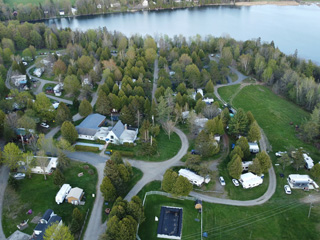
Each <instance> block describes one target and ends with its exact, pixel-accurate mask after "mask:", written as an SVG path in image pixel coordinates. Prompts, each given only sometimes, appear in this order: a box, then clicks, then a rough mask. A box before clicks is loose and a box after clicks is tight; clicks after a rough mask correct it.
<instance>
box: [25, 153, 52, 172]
mask: <svg viewBox="0 0 320 240" xmlns="http://www.w3.org/2000/svg"><path fill="white" fill-rule="evenodd" d="M34 158H35V160H36V166H35V167H33V168H31V172H32V173H38V174H44V173H46V174H49V173H51V172H52V171H53V170H54V169H56V168H57V165H58V158H56V157H39V156H34ZM40 158H41V159H40Z"/></svg>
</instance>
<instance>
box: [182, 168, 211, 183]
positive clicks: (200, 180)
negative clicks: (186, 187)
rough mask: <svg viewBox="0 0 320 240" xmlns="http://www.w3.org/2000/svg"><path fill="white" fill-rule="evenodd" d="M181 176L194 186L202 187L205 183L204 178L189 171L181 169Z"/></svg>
mask: <svg viewBox="0 0 320 240" xmlns="http://www.w3.org/2000/svg"><path fill="white" fill-rule="evenodd" d="M179 176H183V177H185V178H187V179H188V180H189V182H190V183H192V184H193V185H197V186H201V185H202V184H203V183H204V177H201V176H199V175H197V174H195V173H194V172H191V171H189V170H187V169H180V170H179ZM209 181H210V180H209ZM209 181H208V182H209Z"/></svg>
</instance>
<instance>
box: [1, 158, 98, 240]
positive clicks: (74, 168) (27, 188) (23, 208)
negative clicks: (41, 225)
mask: <svg viewBox="0 0 320 240" xmlns="http://www.w3.org/2000/svg"><path fill="white" fill-rule="evenodd" d="M84 165H89V164H85V163H78V162H74V161H72V162H71V167H70V168H68V169H67V170H65V171H64V175H65V178H66V181H65V182H66V183H68V184H70V185H71V186H72V187H80V188H82V189H83V190H84V192H85V197H86V200H85V201H86V203H85V205H84V206H74V205H71V204H69V203H62V204H60V205H58V204H57V203H56V202H55V196H56V194H57V192H58V191H59V186H56V185H54V184H53V176H52V175H51V176H47V180H46V181H45V180H44V177H43V175H37V174H33V175H32V178H31V179H29V178H25V179H23V180H20V181H19V189H18V191H16V192H15V191H13V190H12V189H11V188H10V187H8V188H7V189H6V193H5V199H4V206H5V207H4V208H3V216H2V224H3V230H4V233H5V235H6V237H9V235H11V234H12V233H13V232H14V231H16V230H17V227H16V225H17V224H19V223H20V222H22V221H23V220H27V219H29V223H28V224H29V227H28V228H27V229H25V230H24V232H26V233H28V234H31V233H32V232H33V229H34V228H35V226H36V224H35V223H31V220H32V219H33V217H35V216H37V215H39V216H42V215H43V213H44V212H45V211H46V210H47V209H49V208H50V209H52V210H53V211H54V212H55V213H56V214H58V215H59V216H61V217H62V220H63V222H64V223H65V224H67V225H68V224H70V223H71V219H72V211H73V209H74V208H75V207H77V208H79V210H80V211H81V212H82V213H83V215H85V213H86V211H87V210H88V209H90V210H91V209H92V206H93V202H94V198H92V196H91V195H92V193H96V183H97V177H98V176H97V173H96V172H97V171H96V169H95V168H94V167H93V166H91V165H89V166H90V169H92V171H93V175H90V174H89V173H88V170H86V169H84V168H83V167H84ZM80 172H83V173H84V176H83V177H80V178H79V177H78V176H77V174H78V173H80ZM29 209H32V211H33V213H32V214H31V215H26V212H27V211H28V210H29ZM89 216H90V213H89ZM87 221H88V220H87Z"/></svg>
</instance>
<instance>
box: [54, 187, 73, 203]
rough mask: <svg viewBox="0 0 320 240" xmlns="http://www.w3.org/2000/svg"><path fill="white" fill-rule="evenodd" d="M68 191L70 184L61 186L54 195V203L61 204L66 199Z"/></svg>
mask: <svg viewBox="0 0 320 240" xmlns="http://www.w3.org/2000/svg"><path fill="white" fill-rule="evenodd" d="M70 190H71V186H70V184H63V185H62V187H61V188H60V190H59V192H58V193H57V195H56V203H57V204H60V203H63V201H64V199H65V198H66V196H67V195H68V193H69V192H70Z"/></svg>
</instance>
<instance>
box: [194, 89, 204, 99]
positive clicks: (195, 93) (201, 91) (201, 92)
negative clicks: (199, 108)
mask: <svg viewBox="0 0 320 240" xmlns="http://www.w3.org/2000/svg"><path fill="white" fill-rule="evenodd" d="M197 93H200V94H201V96H202V97H203V90H202V89H201V88H198V89H197V90H196V91H195V92H194V93H193V94H192V98H193V99H194V100H196V96H197Z"/></svg>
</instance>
